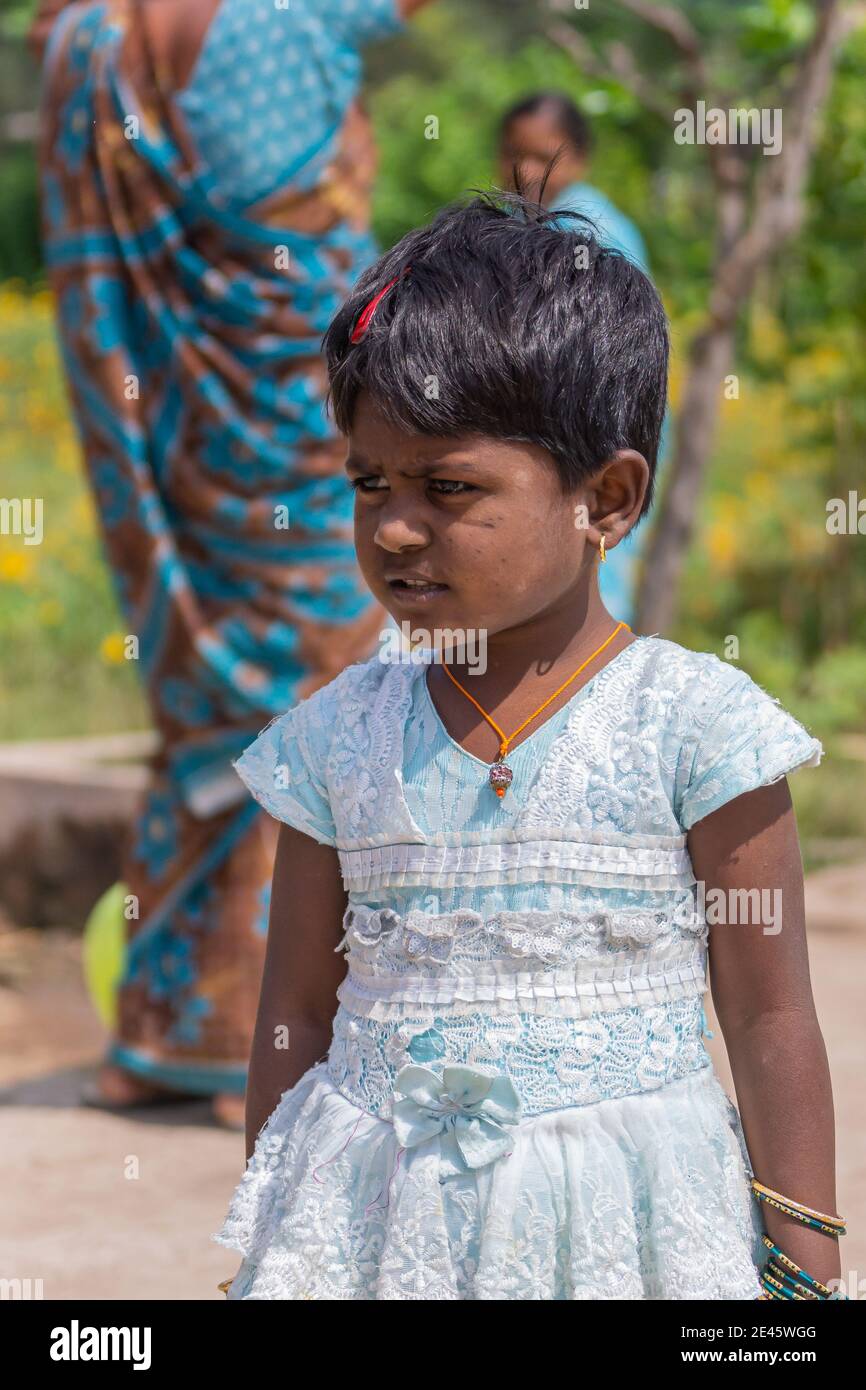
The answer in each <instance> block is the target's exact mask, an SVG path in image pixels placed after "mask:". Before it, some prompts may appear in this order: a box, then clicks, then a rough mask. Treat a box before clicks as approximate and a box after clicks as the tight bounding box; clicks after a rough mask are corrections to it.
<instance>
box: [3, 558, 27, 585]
mask: <svg viewBox="0 0 866 1390" xmlns="http://www.w3.org/2000/svg"><path fill="white" fill-rule="evenodd" d="M35 567H36V566H35V557H34V556H33V555H32V554H31V552H30V551H29V550H7V551H6V552H5V553H4V554H2V555H0V579H5V580H8V581H9V582H10V583H12V584H24V583H25V582H26V581H27V580H28V579H29V578H30V576H31V575H32V573H33V571H34V569H35Z"/></svg>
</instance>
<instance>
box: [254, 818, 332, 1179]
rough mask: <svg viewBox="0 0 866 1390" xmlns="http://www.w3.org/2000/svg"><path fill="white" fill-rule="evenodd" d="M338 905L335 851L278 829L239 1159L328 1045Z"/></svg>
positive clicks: (297, 833)
mask: <svg viewBox="0 0 866 1390" xmlns="http://www.w3.org/2000/svg"><path fill="white" fill-rule="evenodd" d="M346 903H347V895H346V891H345V889H344V888H343V881H342V877H341V874H340V866H339V860H338V858H337V851H336V850H335V849H332V848H331V846H330V845H324V844H319V843H317V841H316V840H313V839H312V838H311V837H310V836H309V835H304V834H302V833H301V832H300V831H299V830H295V829H293V828H292V827H291V826H289V825H285V824H283V825H281V826H280V838H279V842H278V844H277V856H276V862H275V865H274V878H273V888H272V891H271V907H270V920H269V924H268V944H267V950H266V952H265V964H264V973H263V976H262V988H261V993H260V995H259V1007H258V1013H257V1015H256V1026H255V1032H254V1034H253V1046H252V1053H251V1056H250V1068H249V1078H248V1081H247V1096H246V1146H247V1160H249V1159H250V1158H251V1157H252V1154H253V1151H254V1149H255V1144H256V1137H257V1136H258V1133H259V1131H260V1130H261V1128H262V1126H263V1125H264V1123H265V1121H266V1120H267V1119H268V1117H269V1116H270V1115H271V1113H272V1112H273V1110H274V1108H275V1106H276V1104H277V1102H278V1101H279V1099H280V1097H281V1096H282V1094H283V1092H284V1091H287V1090H288V1089H289V1087H291V1086H294V1085H295V1083H296V1082H297V1081H299V1080H300V1079H301V1077H302V1076H303V1074H304V1072H305V1071H307V1070H308V1069H309V1068H310V1067H311V1066H313V1064H314V1063H315V1062H317V1061H319V1060H320V1059H321V1058H322V1057H323V1056H324V1055H325V1054H326V1053H327V1051H328V1048H329V1046H330V1043H331V1036H332V1026H333V1020H334V1014H335V1013H336V1010H337V998H336V991H337V986H338V985H339V984H340V982H341V980H342V979H343V978H344V976H345V974H346V957H345V955H344V954H343V953H342V952H339V953H335V947H336V946H337V945H338V943H339V941H340V938H341V936H342V919H343V914H344V912H345V910H346ZM286 1032H287V1033H288V1045H287V1046H286V1045H285V1034H286Z"/></svg>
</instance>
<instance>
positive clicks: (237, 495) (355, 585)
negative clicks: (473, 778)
mask: <svg viewBox="0 0 866 1390" xmlns="http://www.w3.org/2000/svg"><path fill="white" fill-rule="evenodd" d="M423 3H424V0H290V2H289V3H285V4H282V3H280V0H183V3H176V2H175V0H169V2H168V3H166V0H83V3H75V4H70V5H66V6H64V5H63V4H58V3H57V0H49V3H48V4H47V5H46V6H44V7H43V10H42V11H41V12H40V16H39V19H38V20H37V23H36V25H35V26H34V31H33V39H34V42H35V43H36V45H37V46H42V45H44V46H45V56H44V70H43V90H42V109H41V119H42V128H41V140H40V170H41V195H42V210H43V235H44V246H45V256H46V264H47V269H48V273H49V276H50V279H51V283H52V286H53V289H54V292H55V297H56V304H57V316H58V325H59V336H60V342H61V347H62V354H63V362H64V367H65V371H66V374H67V378H68V383H69V389H70V396H71V401H72V406H73V410H74V413H75V417H76V421H77V425H78V428H79V432H80V436H81V440H82V446H83V451H84V457H85V461H86V466H87V470H88V475H89V479H90V483H91V485H92V488H93V491H94V493H95V497H96V500H97V503H98V509H99V514H100V519H101V525H102V531H103V537H104V543H105V547H106V551H107V555H108V559H109V563H110V565H111V568H112V570H113V573H114V576H115V578H116V582H117V587H118V593H119V599H120V603H121V607H122V611H123V614H124V620H125V622H126V624H127V632H128V639H127V646H128V650H129V652H130V654H131V655H133V656H136V657H137V658H138V660H139V661H140V670H141V672H142V674H143V677H144V678H145V680H146V682H147V689H148V693H149V698H150V701H151V705H152V714H153V721H154V724H155V726H156V729H157V730H158V734H159V740H160V742H159V752H158V754H157V755H156V757H155V758H154V760H153V766H152V784H151V786H150V790H149V792H148V794H147V797H146V800H145V803H144V805H143V807H142V810H141V814H140V816H139V818H138V822H137V825H136V827H135V829H134V833H133V835H132V837H131V841H130V843H129V846H128V849H127V851H126V853H125V862H124V867H123V878H124V881H125V883H126V885H127V892H128V894H129V898H128V899H127V901H128V903H129V904H130V907H129V909H128V915H129V917H130V920H129V921H128V923H127V951H126V959H125V969H124V975H123V978H122V981H121V984H120V988H119V1008H118V1023H117V1026H116V1032H115V1036H114V1037H113V1038H112V1040H111V1045H110V1048H109V1051H108V1054H107V1057H106V1058H105V1060H104V1062H103V1065H102V1067H101V1069H100V1072H99V1076H98V1080H97V1084H96V1086H95V1087H94V1088H92V1089H91V1095H90V1097H89V1099H90V1101H91V1103H97V1104H104V1105H110V1106H125V1105H130V1104H140V1103H143V1102H146V1101H151V1100H156V1099H163V1098H165V1097H166V1096H167V1095H169V1094H174V1095H192V1094H199V1095H202V1094H205V1095H209V1096H211V1097H212V1098H213V1105H214V1113H215V1114H216V1116H217V1118H218V1119H220V1120H221V1122H222V1123H225V1124H229V1125H232V1126H240V1125H242V1123H243V1093H244V1089H245V1084H246V1074H247V1059H248V1055H249V1049H250V1044H251V1039H252V1032H253V1026H254V1022H255V1013H256V1006H257V1000H258V993H259V985H260V977H261V970H262V965H263V961H264V948H265V941H266V931H267V917H268V898H269V883H270V877H271V871H272V865H273V855H274V852H275V848H276V831H277V826H276V824H275V823H274V822H272V821H271V820H270V819H269V818H268V817H267V816H265V815H263V814H262V813H261V811H260V810H259V809H258V808H257V806H256V803H255V802H254V801H253V800H252V798H251V797H250V796H249V794H248V793H247V791H246V789H245V788H244V787H243V785H242V783H241V782H240V780H239V779H238V777H237V776H236V774H235V772H234V770H233V768H232V766H231V761H232V759H233V758H236V757H238V756H239V755H240V753H241V751H242V750H243V749H244V748H245V747H246V745H247V744H248V743H250V741H251V740H252V739H253V738H254V737H255V735H256V734H257V733H258V732H259V730H260V729H261V728H262V726H263V725H264V724H265V723H267V722H268V721H269V720H270V719H271V718H272V717H273V716H275V715H277V714H280V713H282V712H283V711H285V710H286V709H287V708H289V707H290V706H291V705H292V704H293V703H295V702H296V701H297V700H299V699H302V698H304V697H306V696H307V695H310V694H312V692H313V691H314V690H316V689H318V687H319V686H321V685H323V684H325V683H326V682H328V681H330V680H331V679H332V678H333V677H334V676H336V675H337V674H338V673H339V671H340V670H341V669H342V668H343V666H345V665H346V664H347V663H349V662H353V661H359V660H363V659H365V658H366V657H367V656H369V655H371V654H372V652H373V651H374V650H375V646H376V639H377V635H378V633H379V632H380V631H381V629H382V627H383V622H384V618H385V615H384V614H383V612H382V610H381V609H380V608H379V607H378V606H377V605H376V604H375V603H374V601H373V599H372V597H371V596H370V595H369V593H368V592H367V590H366V588H365V586H364V584H363V581H362V579H361V577H360V574H359V572H358V570H357V568H356V563H355V557H354V551H353V546H352V495H351V489H350V488H349V487H348V484H347V482H346V480H345V477H344V473H343V456H344V447H343V446H342V444H341V443H340V442H339V440H338V438H337V437H336V435H335V432H334V430H333V428H332V426H331V425H330V423H329V421H328V419H327V416H326V412H325V408H324V397H325V391H326V376H325V371H324V367H323V364H322V361H321V358H320V356H319V344H320V339H321V335H322V333H323V331H324V329H325V327H326V326H327V324H328V322H329V320H330V318H331V317H332V315H333V314H334V312H335V311H336V309H337V307H338V305H339V304H340V302H341V300H342V299H343V298H344V296H345V295H346V293H347V292H348V290H349V288H350V287H351V285H352V284H353V282H354V280H355V279H356V278H357V276H358V275H359V274H360V272H361V270H362V269H363V268H364V266H365V265H366V264H367V263H368V262H369V260H370V259H372V257H373V256H374V254H375V247H374V245H373V243H372V240H371V238H370V235H369V230H368V229H369V194H370V187H371V183H372V178H373V173H374V154H373V146H372V141H371V135H370V129H369V124H368V121H367V118H366V116H365V115H364V113H363V110H362V109H361V107H360V105H359V102H358V95H357V93H358V86H359V81H360V75H361V62H360V57H359V53H360V49H361V47H362V46H363V45H364V44H365V43H367V42H368V41H370V40H373V39H375V38H377V37H379V36H384V35H386V34H388V33H390V32H392V31H394V30H398V29H399V28H401V27H402V24H403V20H404V18H405V17H406V15H408V14H409V13H410V12H411V11H412V10H414V9H417V8H418V7H419V5H420V4H423Z"/></svg>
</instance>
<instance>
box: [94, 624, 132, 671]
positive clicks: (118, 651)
mask: <svg viewBox="0 0 866 1390" xmlns="http://www.w3.org/2000/svg"><path fill="white" fill-rule="evenodd" d="M99 655H100V656H101V657H102V660H103V661H104V662H105V664H106V665H107V666H119V665H120V664H121V662H123V661H125V660H126V638H125V637H124V635H123V633H122V632H110V633H109V634H108V636H107V637H103V639H102V644H101V646H100V648H99Z"/></svg>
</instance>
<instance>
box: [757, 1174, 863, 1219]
mask: <svg viewBox="0 0 866 1390" xmlns="http://www.w3.org/2000/svg"><path fill="white" fill-rule="evenodd" d="M752 1187H754V1188H756V1189H757V1190H758V1191H759V1192H763V1193H765V1194H766V1195H767V1196H768V1197H775V1198H776V1200H777V1201H779V1202H784V1203H785V1204H786V1205H787V1206H789V1207H794V1208H795V1209H796V1210H797V1211H801V1212H803V1213H804V1215H806V1216H814V1217H815V1219H816V1220H817V1221H823V1222H824V1223H825V1225H827V1226H845V1225H847V1222H846V1221H845V1218H844V1217H842V1216H828V1215H827V1214H826V1213H825V1212H823V1211H815V1210H814V1208H813V1207H807V1206H804V1204H803V1203H802V1202H795V1201H794V1199H793V1197H785V1196H783V1195H782V1193H781V1192H774V1191H773V1189H772V1187H766V1186H765V1185H764V1183H762V1182H758V1179H757V1178H752Z"/></svg>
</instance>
